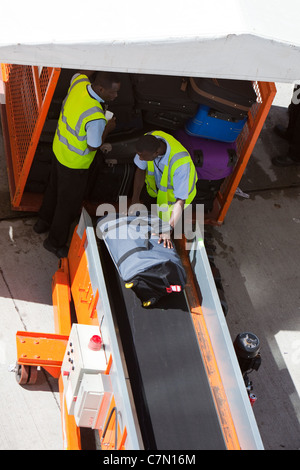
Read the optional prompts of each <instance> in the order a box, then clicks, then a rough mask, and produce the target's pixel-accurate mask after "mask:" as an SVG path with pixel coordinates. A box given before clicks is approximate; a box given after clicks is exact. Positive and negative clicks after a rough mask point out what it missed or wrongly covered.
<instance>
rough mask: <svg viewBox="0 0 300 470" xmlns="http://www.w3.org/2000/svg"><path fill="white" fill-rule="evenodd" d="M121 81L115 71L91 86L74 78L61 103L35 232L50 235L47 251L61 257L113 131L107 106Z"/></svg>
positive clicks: (102, 75) (97, 78) (85, 79)
mask: <svg viewBox="0 0 300 470" xmlns="http://www.w3.org/2000/svg"><path fill="white" fill-rule="evenodd" d="M119 89H120V78H119V76H118V75H117V74H115V73H111V72H97V74H96V76H95V80H94V81H93V82H92V83H91V82H90V80H89V79H88V77H87V75H84V74H75V75H74V76H73V78H72V80H71V84H70V87H69V90H68V94H67V96H66V98H65V100H64V101H63V104H62V109H61V113H60V116H59V120H58V124H57V129H56V132H55V136H54V140H53V152H54V155H55V157H56V158H55V159H54V162H53V165H52V172H51V176H50V182H49V185H48V187H47V189H46V192H45V195H44V200H43V204H42V207H41V209H40V212H39V218H38V220H37V222H36V224H35V225H34V230H35V231H36V232H37V233H44V232H46V231H48V230H49V235H48V238H46V240H45V241H44V247H45V248H46V249H47V250H49V251H51V252H52V253H54V254H55V255H56V256H58V257H59V258H61V257H65V256H67V254H68V248H67V246H66V243H67V240H68V237H69V231H70V227H71V224H72V223H73V222H74V220H75V219H76V217H77V215H78V214H79V212H80V209H81V206H82V203H83V199H84V195H85V192H86V188H87V182H88V177H89V168H90V166H91V164H92V162H93V160H94V157H95V154H96V151H97V149H98V148H101V150H104V151H105V149H106V147H105V146H108V147H109V144H107V143H104V141H105V138H106V136H107V134H108V133H109V132H111V131H112V130H113V129H114V127H115V122H114V119H113V120H109V121H107V119H106V117H105V112H104V106H103V104H104V102H109V101H113V100H114V99H115V98H116V97H117V95H118V91H119Z"/></svg>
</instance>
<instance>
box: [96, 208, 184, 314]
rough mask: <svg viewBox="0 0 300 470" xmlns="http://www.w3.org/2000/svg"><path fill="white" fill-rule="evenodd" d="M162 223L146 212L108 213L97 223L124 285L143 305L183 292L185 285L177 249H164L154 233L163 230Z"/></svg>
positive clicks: (99, 233)
mask: <svg viewBox="0 0 300 470" xmlns="http://www.w3.org/2000/svg"><path fill="white" fill-rule="evenodd" d="M161 224H162V221H161V220H160V219H159V218H158V217H154V216H152V217H151V216H149V215H148V214H147V215H140V216H118V215H116V214H108V215H107V216H104V217H102V218H101V219H99V220H98V222H97V235H98V237H100V238H102V239H103V240H104V242H105V245H106V247H107V249H108V251H109V253H110V256H111V258H112V260H113V262H114V264H115V267H116V269H117V271H118V273H119V275H120V277H121V279H122V280H123V281H124V283H125V287H127V288H131V289H132V290H133V291H134V293H135V294H136V295H137V297H138V298H139V299H140V301H141V302H142V305H143V307H151V306H153V305H155V304H156V303H157V302H158V301H159V299H161V298H162V297H164V296H166V295H170V294H173V293H178V292H182V291H183V289H184V287H185V284H186V273H185V270H184V267H183V265H182V263H181V260H180V257H179V255H178V253H177V251H176V249H175V248H174V247H173V248H165V247H164V246H163V244H159V243H158V239H159V237H158V235H153V234H154V233H155V234H158V233H161V231H162V229H164V228H162V227H161ZM168 229H170V227H169V225H168Z"/></svg>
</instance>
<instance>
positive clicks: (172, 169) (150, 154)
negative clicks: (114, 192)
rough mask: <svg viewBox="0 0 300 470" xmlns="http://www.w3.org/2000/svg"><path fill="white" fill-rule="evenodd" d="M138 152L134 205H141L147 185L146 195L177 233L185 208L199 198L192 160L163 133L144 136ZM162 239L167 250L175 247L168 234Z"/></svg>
mask: <svg viewBox="0 0 300 470" xmlns="http://www.w3.org/2000/svg"><path fill="white" fill-rule="evenodd" d="M136 150H137V154H136V156H135V158H134V162H135V164H136V166H137V168H136V173H135V177H134V184H133V196H132V201H131V202H132V204H136V203H138V202H139V200H140V196H141V193H142V190H143V188H144V185H145V183H146V190H147V195H148V196H150V197H151V198H155V200H154V199H152V200H153V203H154V204H157V206H158V213H159V216H160V218H161V219H162V220H163V221H165V222H168V223H169V225H170V227H171V229H174V227H175V225H176V223H177V222H178V220H179V218H180V216H181V214H182V212H183V210H184V208H185V207H186V206H187V205H189V204H190V203H191V202H192V201H193V199H194V198H195V196H196V182H197V180H198V178H197V173H196V169H195V165H194V163H193V161H192V159H191V156H190V155H189V153H188V151H187V150H186V149H185V148H184V147H183V145H182V144H181V143H180V142H178V140H176V139H175V138H174V137H173V136H171V135H170V134H167V133H166V132H163V131H153V132H149V133H147V134H145V135H144V136H142V137H141V138H140V139H139V141H138V142H137V144H136ZM159 235H160V237H159V243H162V242H163V243H164V246H165V247H168V248H171V247H172V246H173V245H172V241H171V239H170V233H169V232H163V233H160V234H159Z"/></svg>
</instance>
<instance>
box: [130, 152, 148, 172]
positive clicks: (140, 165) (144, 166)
mask: <svg viewBox="0 0 300 470" xmlns="http://www.w3.org/2000/svg"><path fill="white" fill-rule="evenodd" d="M133 161H134V163H135V164H136V166H137V167H138V168H140V169H141V170H147V162H146V161H145V160H140V157H139V156H138V155H136V156H135V157H134V160H133Z"/></svg>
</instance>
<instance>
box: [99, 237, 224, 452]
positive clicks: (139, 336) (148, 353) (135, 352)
mask: <svg viewBox="0 0 300 470" xmlns="http://www.w3.org/2000/svg"><path fill="white" fill-rule="evenodd" d="M99 252H100V257H101V259H102V265H103V270H104V275H105V279H106V284H107V289H108V293H109V296H110V300H111V305H112V309H113V313H114V315H115V317H116V320H117V323H118V328H119V332H120V336H121V341H122V345H123V349H124V354H125V359H126V364H127V368H128V373H129V378H130V382H131V387H132V391H133V396H134V400H135V406H136V410H137V414H138V419H139V424H140V428H141V433H142V437H143V441H144V446H145V449H151V450H154V449H157V450H170V449H172V450H212V449H216V450H217V449H218V450H222V449H225V448H226V446H225V442H224V438H223V434H222V431H221V427H220V423H219V419H218V416H217V412H216V409H215V405H214V401H213V397H212V393H211V390H210V386H209V383H208V378H207V375H206V371H205V368H204V364H203V360H202V357H201V353H200V350H199V345H198V342H197V338H196V335H195V332H194V327H193V323H192V319H191V315H190V312H189V310H188V306H187V304H186V300H185V297H184V294H183V293H182V294H172V295H170V297H168V298H167V299H166V300H164V301H161V302H160V305H159V307H157V308H152V309H150V310H149V309H144V308H143V307H142V306H141V303H140V301H139V299H138V298H137V297H136V296H135V294H134V292H132V291H131V290H130V289H126V288H125V287H124V283H123V282H122V280H121V279H120V278H119V276H118V274H117V272H116V270H115V268H114V265H113V263H112V261H111V259H110V256H109V254H108V252H107V250H106V248H105V245H104V243H103V242H100V246H99Z"/></svg>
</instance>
